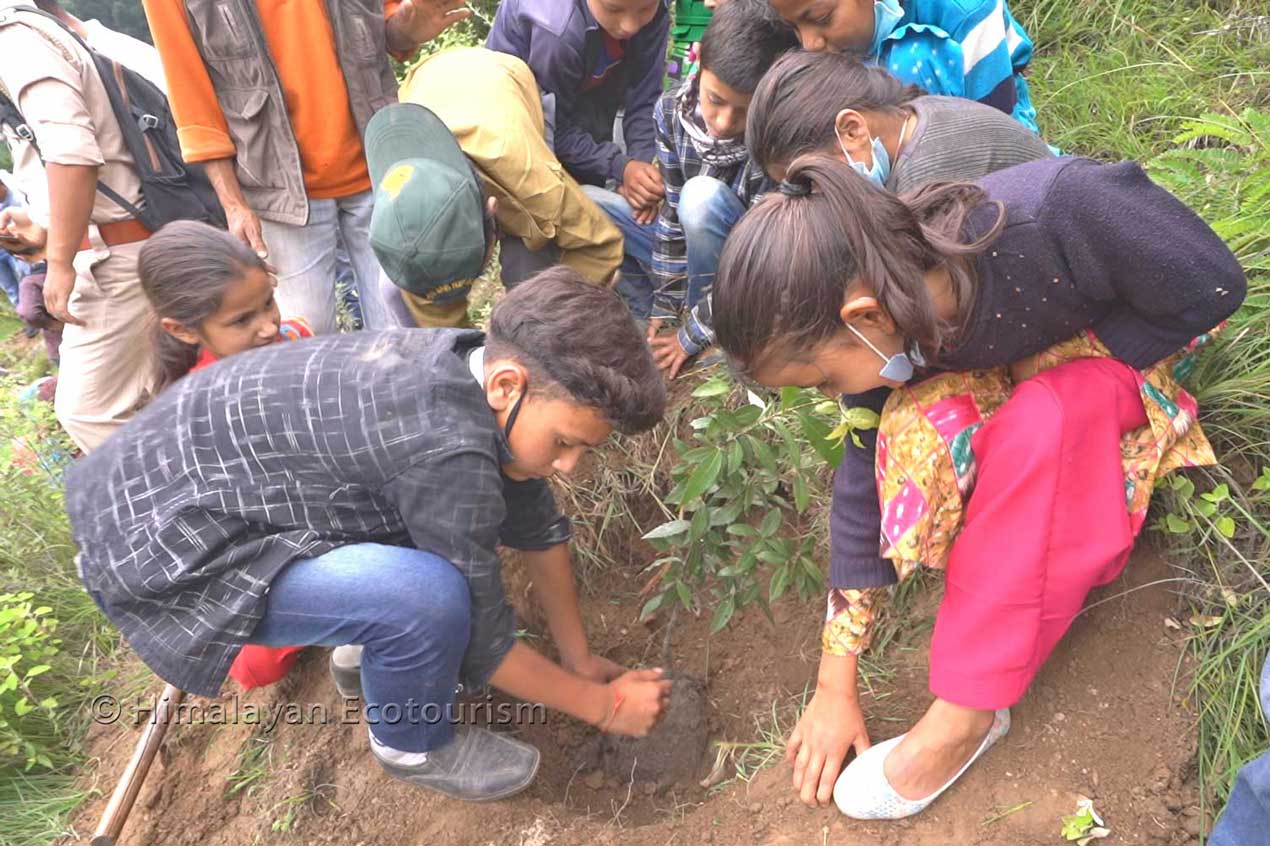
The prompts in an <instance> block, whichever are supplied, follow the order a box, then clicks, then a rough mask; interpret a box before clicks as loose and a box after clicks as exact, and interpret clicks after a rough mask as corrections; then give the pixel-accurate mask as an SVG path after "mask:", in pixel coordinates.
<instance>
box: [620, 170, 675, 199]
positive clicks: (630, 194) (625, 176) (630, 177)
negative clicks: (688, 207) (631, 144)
mask: <svg viewBox="0 0 1270 846" xmlns="http://www.w3.org/2000/svg"><path fill="white" fill-rule="evenodd" d="M622 196H623V197H625V198H626V201H627V202H628V203H630V204H631V207H632V208H634V209H647V208H649V207H650V206H656V205H657V201H658V200H660V199H661V198H662V197H664V196H666V187H665V186H664V185H663V184H662V181H661V171H659V170H658V169H657V165H654V164H649V163H648V162H637V161H634V160H632V161H629V162H627V163H626V168H625V170H623V171H622Z"/></svg>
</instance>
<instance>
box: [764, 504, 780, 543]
mask: <svg viewBox="0 0 1270 846" xmlns="http://www.w3.org/2000/svg"><path fill="white" fill-rule="evenodd" d="M780 527H781V512H780V509H779V508H773V509H772V510H771V511H769V512H767V513H766V514H764V515H763V522H761V523H759V524H758V533H759V534H760V535H762V536H763V537H765V538H770V537H771V536H772V535H774V534H776V532H777V531H778V530H779V529H780Z"/></svg>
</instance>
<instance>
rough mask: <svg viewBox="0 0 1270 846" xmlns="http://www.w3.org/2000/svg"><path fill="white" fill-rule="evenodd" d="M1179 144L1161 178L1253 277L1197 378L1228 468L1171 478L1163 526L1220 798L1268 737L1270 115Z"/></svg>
mask: <svg viewBox="0 0 1270 846" xmlns="http://www.w3.org/2000/svg"><path fill="white" fill-rule="evenodd" d="M1175 127H1177V124H1175ZM1172 141H1173V143H1174V145H1175V146H1174V148H1173V149H1170V150H1167V151H1165V152H1163V153H1161V154H1159V155H1158V156H1156V157H1155V158H1153V159H1152V160H1151V161H1150V162H1149V163H1148V169H1149V171H1150V173H1151V175H1152V177H1153V178H1155V179H1156V180H1157V181H1159V182H1160V183H1161V184H1162V185H1164V186H1165V187H1167V188H1168V189H1169V190H1171V191H1172V192H1174V193H1175V194H1177V195H1178V197H1180V198H1181V199H1182V200H1183V201H1184V202H1186V203H1187V204H1188V205H1189V206H1191V207H1192V208H1194V209H1195V210H1196V211H1197V212H1199V213H1200V214H1201V215H1202V216H1203V217H1204V218H1205V219H1206V220H1207V221H1208V222H1209V223H1210V224H1211V225H1212V227H1213V229H1214V231H1216V232H1217V233H1218V234H1220V235H1221V236H1222V237H1223V238H1225V239H1226V242H1227V243H1228V244H1229V245H1230V247H1231V249H1232V250H1233V251H1234V252H1235V254H1236V255H1237V256H1238V257H1239V259H1240V262H1241V263H1242V264H1243V266H1244V269H1245V270H1246V271H1247V273H1248V285H1249V293H1248V298H1247V300H1246V301H1245V303H1244V305H1243V307H1242V308H1241V309H1240V310H1239V311H1238V312H1237V313H1236V315H1235V316H1234V318H1233V319H1232V320H1231V325H1230V326H1229V327H1227V329H1226V330H1225V331H1224V332H1223V333H1222V334H1221V335H1220V336H1219V337H1218V340H1217V343H1216V344H1215V347H1214V349H1212V350H1209V351H1206V352H1205V353H1204V354H1203V355H1202V356H1200V357H1199V362H1198V366H1197V367H1196V369H1195V372H1194V373H1192V374H1191V376H1190V377H1189V379H1188V387H1190V388H1191V390H1192V391H1193V393H1194V394H1195V396H1196V399H1197V400H1198V401H1199V405H1200V409H1201V421H1202V423H1203V426H1204V430H1205V432H1206V433H1207V434H1208V436H1209V438H1210V439H1211V440H1212V442H1213V445H1214V447H1215V448H1216V450H1217V456H1218V458H1219V459H1220V460H1221V462H1222V465H1221V466H1220V467H1218V468H1214V469H1212V470H1200V471H1192V472H1190V473H1188V474H1186V475H1181V474H1175V475H1174V476H1172V477H1170V478H1168V479H1166V480H1164V484H1162V485H1161V488H1160V490H1159V494H1160V496H1159V497H1158V498H1157V502H1158V504H1159V508H1158V511H1159V514H1160V516H1159V517H1158V518H1157V519H1156V521H1155V523H1154V528H1155V529H1156V530H1157V532H1158V533H1159V534H1160V535H1161V537H1163V538H1164V539H1165V542H1166V543H1167V544H1168V546H1169V547H1170V549H1171V551H1172V552H1173V553H1174V554H1173V559H1174V561H1175V562H1177V563H1178V565H1179V566H1180V567H1181V568H1183V570H1184V572H1185V573H1186V575H1185V576H1184V578H1186V579H1187V581H1188V582H1189V584H1190V587H1191V590H1190V591H1189V593H1190V595H1191V598H1192V604H1193V607H1194V609H1195V611H1194V614H1193V615H1192V617H1191V620H1190V622H1191V625H1190V626H1189V627H1187V631H1188V632H1189V637H1188V643H1189V646H1190V651H1191V654H1192V656H1193V657H1194V658H1195V661H1194V666H1195V668H1196V670H1195V673H1194V675H1193V677H1192V678H1191V679H1190V681H1189V687H1190V692H1191V695H1192V698H1193V701H1194V703H1195V707H1196V709H1197V711H1198V714H1199V720H1198V732H1199V754H1198V764H1199V777H1200V782H1201V784H1202V786H1203V788H1204V789H1203V791H1202V798H1203V800H1204V801H1205V802H1212V801H1216V802H1217V803H1220V802H1221V801H1222V800H1224V798H1225V797H1226V795H1227V793H1228V791H1229V789H1230V786H1231V784H1232V782H1233V780H1234V776H1235V773H1236V772H1237V771H1238V769H1239V767H1240V766H1241V765H1242V764H1244V763H1246V762H1247V761H1248V760H1249V759H1251V758H1252V757H1253V756H1255V755H1256V754H1258V753H1259V752H1261V751H1262V750H1264V749H1265V747H1266V745H1267V744H1268V743H1270V734H1268V733H1267V727H1266V724H1265V721H1264V719H1263V718H1262V716H1261V714H1260V711H1259V708H1258V707H1257V704H1256V703H1257V696H1256V691H1257V686H1258V680H1259V677H1260V672H1261V663H1262V661H1263V660H1264V659H1265V656H1266V654H1267V652H1270V566H1268V565H1267V562H1270V113H1267V112H1266V111H1264V110H1260V109H1256V108H1246V109H1243V110H1242V111H1240V112H1238V113H1235V112H1233V111H1227V112H1226V113H1215V112H1206V113H1204V114H1202V115H1201V116H1200V117H1198V118H1196V119H1192V120H1185V121H1182V122H1181V123H1180V127H1178V128H1177V131H1175V133H1174V135H1173V138H1172Z"/></svg>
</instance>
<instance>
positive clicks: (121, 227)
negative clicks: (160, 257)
mask: <svg viewBox="0 0 1270 846" xmlns="http://www.w3.org/2000/svg"><path fill="white" fill-rule="evenodd" d="M97 231H98V232H99V233H101V240H102V241H104V242H105V243H106V246H107V247H117V246H119V245H120V244H135V243H136V242H137V241H144V240H145V239H147V238H149V237H150V234H151V233H150V230H149V229H147V228H146V226H145V224H143V223H142V222H141V221H139V220H137V219H136V218H128V219H127V220H120V221H116V222H114V223H99V224H97ZM79 248H80V249H81V250H91V249H92V248H93V244H92V242H91V241H89V240H88V236H87V235H85V236H84V240H83V241H80V242H79Z"/></svg>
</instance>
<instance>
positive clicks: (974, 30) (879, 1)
mask: <svg viewBox="0 0 1270 846" xmlns="http://www.w3.org/2000/svg"><path fill="white" fill-rule="evenodd" d="M771 3H772V7H773V8H774V9H775V10H776V11H777V12H778V13H779V14H780V16H781V17H782V18H784V19H785V20H786V21H787V22H789V23H790V24H791V25H793V27H794V28H795V29H796V30H797V31H798V37H799V40H800V41H802V45H803V49H804V50H810V51H813V52H818V51H821V50H834V51H837V52H843V53H853V54H855V55H858V56H860V57H862V58H864V59H865V60H866V61H869V62H872V63H875V64H878V65H880V66H882V67H885V68H886V69H887V70H889V71H890V72H891V73H892V74H894V75H895V76H897V77H899V78H900V79H901V80H903V81H905V82H911V83H913V84H915V85H919V86H921V87H922V88H924V89H925V90H926V91H927V92H929V93H931V94H946V95H949V96H953V97H966V98H968V99H971V100H978V101H979V102H981V103H987V104H988V105H990V106H994V107H996V108H998V109H1000V110H1001V111H1003V112H1005V113H1006V114H1009V115H1012V116H1013V117H1014V119H1015V120H1017V121H1018V122H1019V123H1021V124H1023V125H1024V126H1026V127H1028V128H1029V129H1031V130H1032V131H1033V132H1035V131H1037V126H1036V109H1035V107H1033V105H1032V99H1031V97H1030V96H1028V89H1027V81H1026V80H1024V78H1023V69H1024V68H1025V67H1027V63H1028V62H1029V61H1030V60H1031V58H1032V40H1031V39H1030V38H1028V36H1027V33H1026V32H1024V31H1023V27H1022V26H1020V25H1019V22H1018V21H1016V20H1015V19H1014V16H1013V15H1011V14H1010V10H1009V8H1008V7H1007V6H1006V3H1005V0H904V3H903V5H902V6H901V4H900V2H899V0H771Z"/></svg>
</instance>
